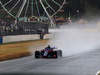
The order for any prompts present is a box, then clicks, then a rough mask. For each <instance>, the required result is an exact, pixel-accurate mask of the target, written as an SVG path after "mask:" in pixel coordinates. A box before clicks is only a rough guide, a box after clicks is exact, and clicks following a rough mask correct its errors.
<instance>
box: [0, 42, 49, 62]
mask: <svg viewBox="0 0 100 75" xmlns="http://www.w3.org/2000/svg"><path fill="white" fill-rule="evenodd" d="M47 42H48V40H36V41H26V42H17V43H8V44H1V45H0V61H5V60H11V59H16V58H21V57H26V56H30V55H31V51H30V50H29V48H30V47H32V48H33V50H36V49H37V48H39V46H42V45H43V44H45V43H47Z"/></svg>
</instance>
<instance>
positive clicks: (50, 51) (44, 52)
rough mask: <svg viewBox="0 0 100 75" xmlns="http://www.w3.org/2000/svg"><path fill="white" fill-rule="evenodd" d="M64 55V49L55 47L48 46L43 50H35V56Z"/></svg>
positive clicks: (54, 56)
mask: <svg viewBox="0 0 100 75" xmlns="http://www.w3.org/2000/svg"><path fill="white" fill-rule="evenodd" d="M58 56H60V57H62V50H57V48H55V47H50V45H48V47H46V48H45V49H43V50H41V51H35V58H58Z"/></svg>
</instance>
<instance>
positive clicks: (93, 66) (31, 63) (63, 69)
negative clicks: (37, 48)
mask: <svg viewBox="0 0 100 75" xmlns="http://www.w3.org/2000/svg"><path fill="white" fill-rule="evenodd" d="M98 70H100V50H99V49H98V50H95V51H91V52H87V53H84V54H80V55H72V56H66V57H62V58H58V59H35V58H34V56H30V57H25V58H21V59H15V60H10V61H4V62H0V73H7V74H9V73H17V74H18V75H25V74H27V75H49V74H50V75H95V74H96V72H97V71H98ZM23 73H24V74H23ZM17 74H16V75H17ZM0 75H3V74H0ZM9 75H11V74H9ZM12 75H13V74H12Z"/></svg>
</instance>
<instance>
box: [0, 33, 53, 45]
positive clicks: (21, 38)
mask: <svg viewBox="0 0 100 75" xmlns="http://www.w3.org/2000/svg"><path fill="white" fill-rule="evenodd" d="M52 36H53V35H52V34H45V35H44V37H43V39H50V38H52ZM39 39H40V34H30V35H13V36H3V38H0V43H1V44H2V43H11V42H19V41H29V40H39Z"/></svg>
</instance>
